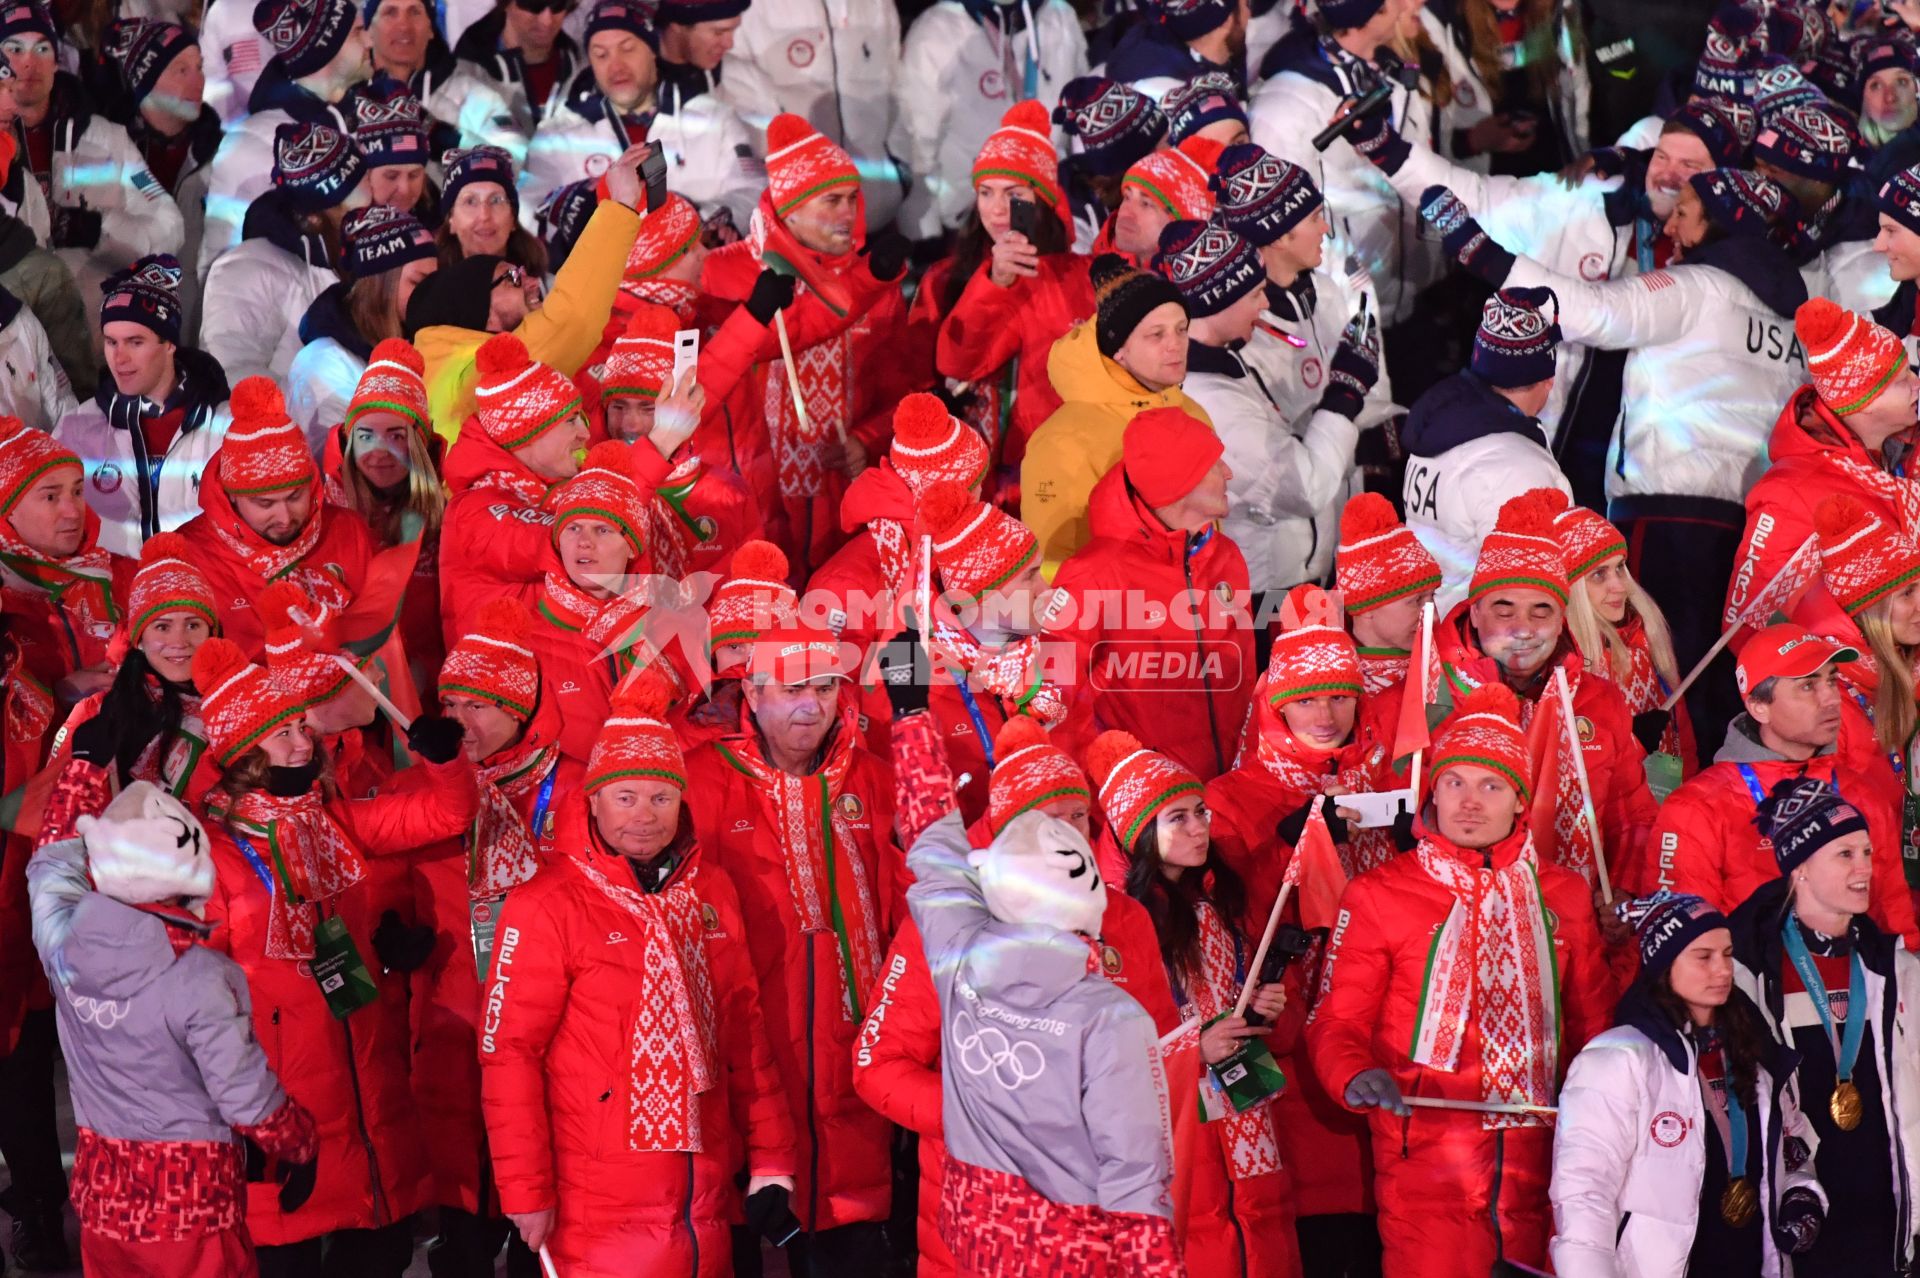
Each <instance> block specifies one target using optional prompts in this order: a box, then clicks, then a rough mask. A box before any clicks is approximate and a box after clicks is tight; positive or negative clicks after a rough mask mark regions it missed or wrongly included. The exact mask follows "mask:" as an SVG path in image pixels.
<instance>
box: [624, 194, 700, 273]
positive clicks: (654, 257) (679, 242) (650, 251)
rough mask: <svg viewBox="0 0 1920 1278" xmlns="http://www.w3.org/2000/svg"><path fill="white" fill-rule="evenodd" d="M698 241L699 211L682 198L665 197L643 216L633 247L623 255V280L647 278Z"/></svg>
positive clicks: (668, 265)
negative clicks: (624, 273)
mask: <svg viewBox="0 0 1920 1278" xmlns="http://www.w3.org/2000/svg"><path fill="white" fill-rule="evenodd" d="M699 239H700V210H698V209H696V208H694V207H693V204H692V202H691V201H689V200H688V199H687V197H686V196H684V195H680V194H678V193H675V192H669V193H668V194H667V202H666V203H665V204H662V205H661V206H660V207H659V208H657V209H655V210H654V211H653V212H651V213H649V214H647V215H646V217H645V219H644V220H642V221H641V223H640V230H639V233H638V234H636V235H635V236H634V237H633V248H631V249H630V250H628V252H627V269H626V278H627V279H628V280H644V279H651V278H653V277H654V276H656V275H659V274H660V273H661V272H663V271H665V270H666V269H667V268H668V267H670V266H672V265H673V264H674V263H675V262H677V261H679V260H680V259H681V258H683V257H685V256H686V254H687V250H688V249H690V248H692V247H693V246H694V244H695V243H696V242H698V240H699Z"/></svg>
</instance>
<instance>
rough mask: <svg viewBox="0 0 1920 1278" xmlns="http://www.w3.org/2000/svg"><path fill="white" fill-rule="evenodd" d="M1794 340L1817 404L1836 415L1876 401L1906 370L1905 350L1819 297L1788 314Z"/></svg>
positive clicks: (1863, 319)
mask: <svg viewBox="0 0 1920 1278" xmlns="http://www.w3.org/2000/svg"><path fill="white" fill-rule="evenodd" d="M1793 332H1794V336H1796V337H1798V338H1799V339H1800V345H1801V346H1802V347H1803V348H1805V350H1806V352H1807V372H1808V374H1809V375H1810V376H1811V377H1812V378H1813V388H1814V390H1816V391H1818V392H1819V394H1820V400H1821V402H1822V403H1824V404H1825V405H1826V406H1827V407H1828V408H1830V409H1832V410H1833V411H1834V413H1835V414H1836V415H1837V416H1840V417H1845V416H1846V415H1847V414H1849V413H1857V412H1859V411H1860V410H1861V409H1863V408H1865V407H1866V406H1867V405H1868V404H1871V403H1872V402H1873V401H1874V400H1876V399H1878V398H1879V396H1880V392H1881V391H1883V390H1885V389H1886V388H1887V385H1888V384H1889V383H1890V382H1892V381H1893V379H1894V377H1895V375H1896V374H1898V373H1899V372H1900V370H1901V369H1903V368H1905V367H1906V366H1907V348H1906V347H1905V346H1903V345H1901V343H1900V339H1899V338H1897V337H1895V336H1894V335H1893V334H1892V333H1890V332H1888V331H1887V330H1886V329H1884V328H1882V327H1880V326H1879V325H1878V324H1876V323H1874V322H1873V321H1872V320H1870V319H1867V318H1866V317H1865V316H1862V315H1855V314H1854V313H1853V312H1852V311H1850V310H1847V309H1846V308H1845V307H1842V306H1837V305H1835V304H1834V303H1833V302H1831V301H1829V300H1827V299H1826V298H1824V297H1816V298H1813V299H1811V300H1809V301H1806V302H1803V303H1801V305H1800V309H1799V310H1797V311H1795V312H1794V313H1793Z"/></svg>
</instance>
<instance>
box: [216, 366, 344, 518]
mask: <svg viewBox="0 0 1920 1278" xmlns="http://www.w3.org/2000/svg"><path fill="white" fill-rule="evenodd" d="M227 406H228V408H229V409H230V410H231V411H232V413H233V422H232V424H231V425H229V426H228V427H227V434H226V438H225V440H224V441H223V442H222V443H221V445H220V484H221V486H222V487H223V488H225V489H226V490H227V495H228V496H230V497H249V496H252V497H257V496H259V495H260V494H262V493H277V492H284V491H286V490H287V489H289V488H298V487H300V486H301V485H302V484H310V483H312V482H313V481H314V480H315V479H317V478H319V476H320V468H319V467H317V466H315V465H314V464H313V454H312V453H311V452H309V451H308V449H307V437H306V436H305V435H303V434H301V433H300V429H299V427H297V426H295V425H294V424H293V420H292V419H291V418H289V417H288V416H287V404H286V400H285V399H283V398H282V397H281V395H280V388H279V387H278V386H277V385H275V384H274V381H273V379H272V378H271V377H246V378H242V379H241V381H240V384H239V385H238V386H236V387H234V388H233V395H232V397H231V398H230V399H229V400H228V403H227Z"/></svg>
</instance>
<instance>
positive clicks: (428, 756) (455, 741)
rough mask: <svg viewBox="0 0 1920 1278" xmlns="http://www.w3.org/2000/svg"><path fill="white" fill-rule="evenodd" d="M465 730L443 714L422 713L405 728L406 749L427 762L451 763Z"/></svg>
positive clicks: (458, 752)
mask: <svg viewBox="0 0 1920 1278" xmlns="http://www.w3.org/2000/svg"><path fill="white" fill-rule="evenodd" d="M465 739H466V732H465V730H464V729H462V728H461V727H460V725H459V724H457V723H455V722H454V721H453V720H452V719H449V718H447V716H445V715H443V714H423V715H421V716H420V717H419V718H417V719H415V720H414V721H413V726H412V727H410V728H408V729H407V749H409V750H411V751H413V753H415V754H417V755H419V756H420V757H421V758H423V759H425V760H426V761H427V762H428V763H452V762H453V761H454V760H455V759H456V758H458V757H459V755H460V743H461V742H462V741H464V740H465Z"/></svg>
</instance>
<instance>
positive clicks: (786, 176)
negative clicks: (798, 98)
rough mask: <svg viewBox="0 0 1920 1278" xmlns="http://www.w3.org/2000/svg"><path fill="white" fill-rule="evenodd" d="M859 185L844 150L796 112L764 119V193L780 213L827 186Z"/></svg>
mask: <svg viewBox="0 0 1920 1278" xmlns="http://www.w3.org/2000/svg"><path fill="white" fill-rule="evenodd" d="M859 185H860V171H859V170H858V169H856V168H854V167H853V161H852V160H851V159H850V158H848V156H847V153H846V152H845V151H843V150H841V149H840V148H839V147H837V146H835V145H834V144H833V143H831V142H829V141H827V139H826V138H824V137H822V136H821V134H820V131H819V130H818V129H816V128H814V127H813V126H812V125H811V124H808V123H807V122H806V120H805V119H803V118H802V117H800V116H797V115H776V116H774V117H773V119H772V120H770V121H768V122H767V193H768V194H769V195H771V196H772V197H773V211H774V212H775V213H777V214H779V215H780V216H781V217H785V216H786V215H787V214H789V213H791V212H793V211H794V210H795V209H797V208H799V207H800V206H801V205H802V204H805V203H806V202H807V201H808V200H811V199H812V198H813V197H814V196H816V195H818V194H820V193H821V192H822V191H824V190H826V189H827V188H829V187H834V186H854V187H858V186H859Z"/></svg>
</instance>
